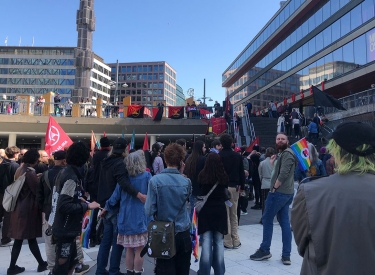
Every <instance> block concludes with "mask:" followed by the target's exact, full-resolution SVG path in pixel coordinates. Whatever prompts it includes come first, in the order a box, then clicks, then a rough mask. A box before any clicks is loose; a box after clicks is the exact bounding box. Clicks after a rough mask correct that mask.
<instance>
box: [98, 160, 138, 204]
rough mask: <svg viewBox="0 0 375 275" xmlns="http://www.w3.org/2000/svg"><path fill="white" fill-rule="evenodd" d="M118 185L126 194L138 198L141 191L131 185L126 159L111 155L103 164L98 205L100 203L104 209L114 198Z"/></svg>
mask: <svg viewBox="0 0 375 275" xmlns="http://www.w3.org/2000/svg"><path fill="white" fill-rule="evenodd" d="M117 183H118V184H119V185H120V186H121V188H122V189H123V190H124V191H125V192H127V193H129V194H130V195H132V196H133V197H136V196H137V194H138V192H139V191H138V189H137V188H135V187H134V186H133V185H131V183H130V179H129V176H128V170H126V166H125V164H124V158H123V157H120V156H115V155H111V156H109V157H107V158H105V159H104V160H103V161H102V162H101V171H100V181H99V188H98V203H100V205H101V206H102V207H104V206H105V203H106V201H107V200H108V199H109V198H110V197H111V196H112V193H113V191H115V188H116V185H117Z"/></svg>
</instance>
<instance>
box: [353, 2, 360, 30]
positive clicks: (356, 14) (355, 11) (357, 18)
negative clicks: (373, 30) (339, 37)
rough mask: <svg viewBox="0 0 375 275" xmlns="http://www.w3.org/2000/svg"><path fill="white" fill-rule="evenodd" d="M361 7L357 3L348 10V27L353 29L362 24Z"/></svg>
mask: <svg viewBox="0 0 375 275" xmlns="http://www.w3.org/2000/svg"><path fill="white" fill-rule="evenodd" d="M361 8H362V6H361V5H358V6H356V7H355V8H354V9H352V10H351V11H350V29H351V30H354V29H355V28H357V27H359V26H360V25H362V13H361Z"/></svg>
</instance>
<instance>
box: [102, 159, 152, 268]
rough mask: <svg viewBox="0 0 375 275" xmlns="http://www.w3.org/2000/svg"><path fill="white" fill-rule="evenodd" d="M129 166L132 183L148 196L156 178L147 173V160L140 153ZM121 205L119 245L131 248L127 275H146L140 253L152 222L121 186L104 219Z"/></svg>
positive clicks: (109, 201) (107, 207)
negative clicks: (149, 224)
mask: <svg viewBox="0 0 375 275" xmlns="http://www.w3.org/2000/svg"><path fill="white" fill-rule="evenodd" d="M125 165H126V168H127V169H128V172H129V178H130V183H131V184H132V185H133V186H134V187H135V188H137V189H138V190H140V192H142V193H143V194H147V187H148V183H149V181H150V179H151V177H152V176H151V174H150V173H149V172H146V162H145V159H144V156H143V155H142V154H140V153H139V152H134V153H131V154H129V155H128V156H127V157H126V158H125ZM118 205H120V209H119V215H118V221H117V225H118V236H117V244H118V245H122V246H123V247H125V248H127V249H126V256H125V259H126V269H127V274H138V275H140V274H142V272H143V258H142V257H141V256H140V253H141V251H142V249H143V247H144V245H145V244H146V242H147V225H148V223H149V222H150V218H149V217H148V216H146V214H145V209H144V204H143V203H142V202H141V201H140V200H138V199H137V198H134V197H132V196H131V195H129V194H128V193H126V192H125V191H123V190H122V189H121V187H120V186H119V185H117V186H116V189H115V191H114V192H113V194H112V196H111V198H110V199H109V200H108V201H107V203H106V205H105V209H104V211H103V212H102V215H104V213H105V212H106V209H109V210H110V209H112V212H113V211H116V210H117V208H118Z"/></svg>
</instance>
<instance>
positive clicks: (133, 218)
mask: <svg viewBox="0 0 375 275" xmlns="http://www.w3.org/2000/svg"><path fill="white" fill-rule="evenodd" d="M129 179H130V183H131V184H132V185H133V186H134V187H135V188H137V189H138V190H139V192H141V193H142V194H147V189H148V187H147V186H148V184H149V181H150V179H151V174H150V173H149V172H144V173H142V174H139V175H137V176H135V177H132V176H129ZM119 203H120V209H119V213H118V217H117V227H118V233H119V234H121V235H135V234H141V233H144V232H146V231H147V225H148V223H149V222H150V221H151V218H150V217H149V216H150V215H146V213H145V209H144V205H143V203H142V202H141V201H140V200H139V199H137V198H134V197H133V196H131V195H130V194H129V193H127V192H125V191H123V190H122V189H121V187H120V185H118V184H117V186H116V189H115V191H114V192H113V194H112V196H111V197H110V198H109V200H107V203H106V204H105V209H107V210H108V211H110V212H116V210H117V209H118V204H119Z"/></svg>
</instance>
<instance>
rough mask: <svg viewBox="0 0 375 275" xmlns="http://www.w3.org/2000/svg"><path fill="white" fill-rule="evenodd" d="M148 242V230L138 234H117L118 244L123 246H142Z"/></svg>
mask: <svg viewBox="0 0 375 275" xmlns="http://www.w3.org/2000/svg"><path fill="white" fill-rule="evenodd" d="M146 243H147V231H146V232H144V233H141V234H136V235H121V234H118V235H117V244H118V245H122V246H123V247H140V246H144V245H145V244H146Z"/></svg>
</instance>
